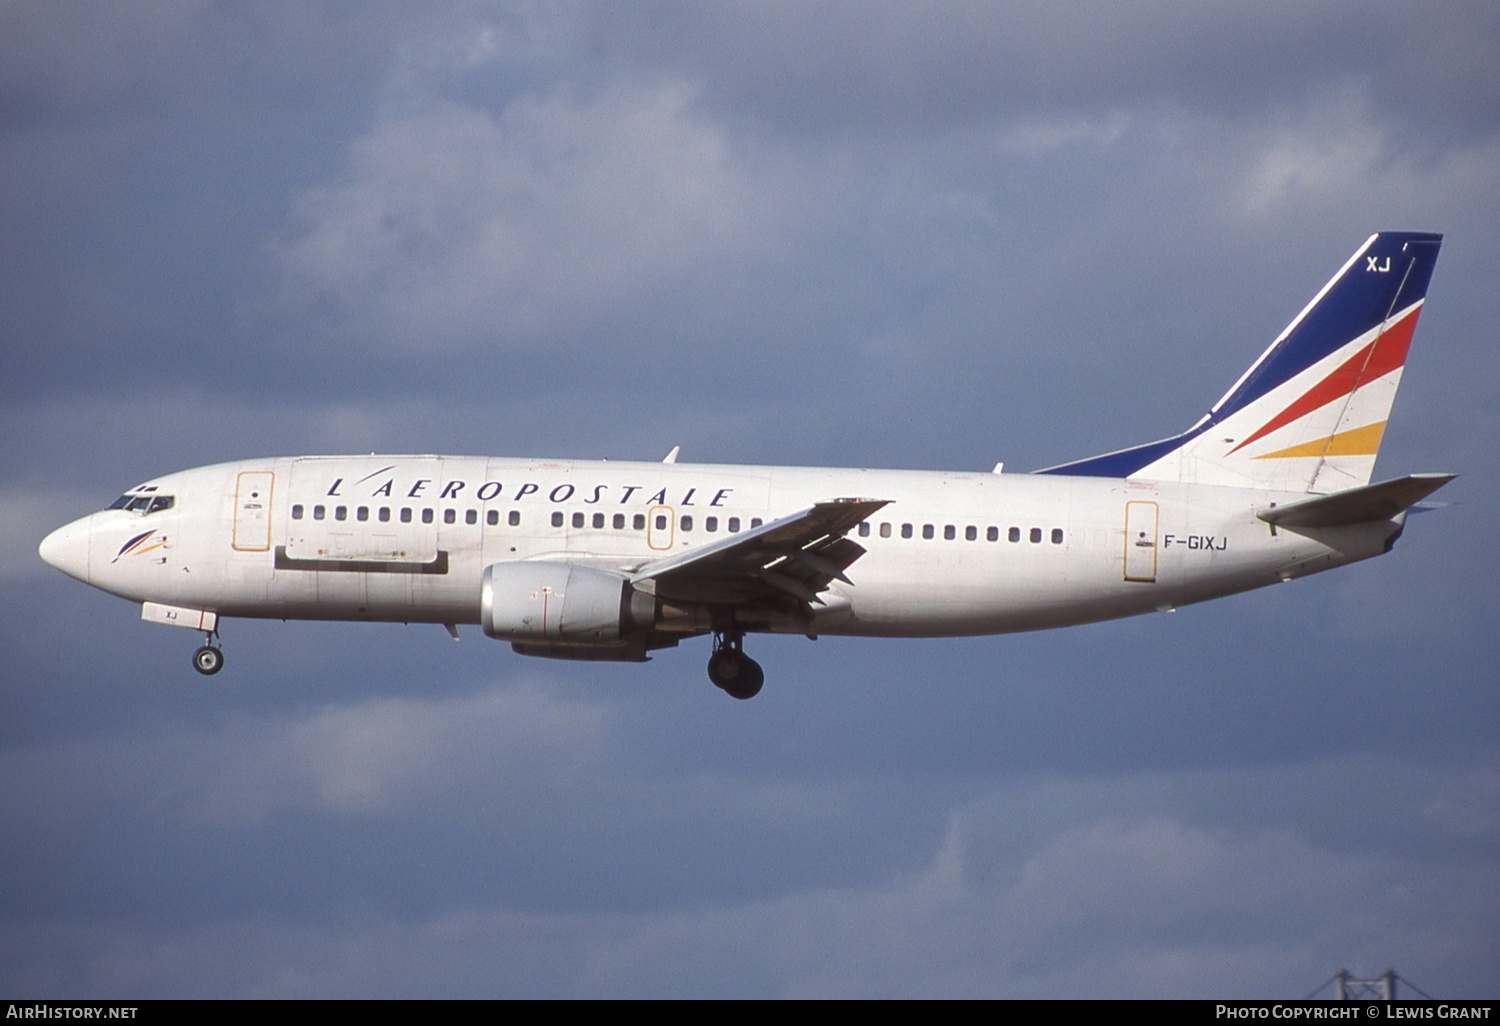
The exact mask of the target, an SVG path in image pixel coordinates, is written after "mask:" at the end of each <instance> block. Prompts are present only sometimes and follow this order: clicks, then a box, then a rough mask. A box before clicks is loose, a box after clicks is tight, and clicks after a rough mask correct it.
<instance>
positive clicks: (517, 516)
mask: <svg viewBox="0 0 1500 1026" xmlns="http://www.w3.org/2000/svg"><path fill="white" fill-rule="evenodd" d="M510 526H511V527H520V526H521V511H520V510H518V509H513V510H511V511H510Z"/></svg>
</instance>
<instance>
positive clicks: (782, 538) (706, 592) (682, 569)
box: [630, 499, 889, 607]
mask: <svg viewBox="0 0 1500 1026" xmlns="http://www.w3.org/2000/svg"><path fill="white" fill-rule="evenodd" d="M888 502H889V500H886V499H832V500H829V501H827V502H820V503H817V504H816V505H814V506H811V507H809V508H807V509H804V510H800V511H799V512H796V513H793V514H791V515H790V516H785V517H781V518H779V519H776V520H773V521H771V522H770V523H767V524H762V525H761V526H760V527H755V528H751V529H750V530H749V531H744V532H742V533H740V534H735V535H730V536H728V537H726V538H721V539H719V540H718V541H715V542H712V543H710V544H708V545H704V546H701V547H698V548H692V549H687V550H685V551H683V552H679V553H677V554H675V555H672V556H668V557H666V558H664V559H659V560H656V561H655V562H652V563H648V564H646V565H645V566H643V567H641V568H640V569H639V570H637V571H636V572H635V573H634V574H632V575H631V577H630V580H631V583H633V584H641V583H644V582H646V581H652V582H654V584H655V587H656V593H657V594H658V595H660V596H665V597H671V598H676V599H679V600H681V601H685V602H713V603H725V604H739V603H743V602H753V601H756V600H764V601H767V602H769V603H771V604H772V605H778V606H779V605H785V604H786V603H787V602H792V603H795V604H796V605H797V606H799V607H801V606H811V605H820V604H822V600H821V599H820V597H819V593H820V592H822V591H823V590H824V589H825V588H827V587H828V585H829V583H830V582H832V581H835V580H839V581H843V582H845V583H846V584H847V583H852V582H851V581H850V580H849V577H848V575H847V574H845V573H844V571H845V570H847V569H848V568H849V567H850V566H851V565H852V564H853V563H854V562H855V560H857V559H859V557H860V556H863V555H864V554H865V549H864V546H862V545H860V544H859V543H858V542H855V541H852V540H850V539H849V538H846V537H845V535H846V534H847V533H848V532H849V531H852V530H853V529H854V528H855V527H856V526H858V525H859V524H860V523H861V522H862V521H864V520H865V519H866V518H867V517H869V516H871V515H872V514H873V513H875V511H876V510H878V509H880V508H881V507H883V506H885V505H886V504H887V503H888Z"/></svg>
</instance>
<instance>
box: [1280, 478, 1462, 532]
mask: <svg viewBox="0 0 1500 1026" xmlns="http://www.w3.org/2000/svg"><path fill="white" fill-rule="evenodd" d="M1457 476H1458V475H1457V474H1412V475H1411V476H1410V477H1399V478H1397V479H1395V480H1394V481H1382V482H1380V484H1372V485H1365V486H1363V487H1361V488H1350V489H1348V490H1347V491H1342V492H1334V493H1333V494H1332V495H1319V496H1317V497H1316V498H1312V499H1302V500H1299V501H1297V502H1293V503H1288V504H1287V505H1285V506H1270V507H1268V508H1266V509H1263V510H1259V511H1258V512H1256V514H1255V515H1256V516H1258V517H1259V518H1260V519H1262V520H1264V521H1265V522H1266V523H1268V524H1276V525H1278V526H1281V527H1342V526H1344V525H1346V524H1362V523H1366V522H1368V521H1372V520H1389V519H1390V518H1391V517H1394V516H1395V515H1396V514H1398V513H1401V512H1403V511H1404V510H1406V509H1409V508H1410V507H1411V506H1413V505H1414V504H1416V503H1418V502H1421V501H1422V500H1423V499H1425V498H1426V497H1427V496H1429V495H1431V494H1432V493H1433V492H1435V491H1437V490H1438V489H1439V488H1441V487H1443V485H1445V484H1447V483H1448V482H1449V481H1452V480H1453V479H1454V478H1455V477H1457Z"/></svg>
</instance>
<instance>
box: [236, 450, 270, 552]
mask: <svg viewBox="0 0 1500 1026" xmlns="http://www.w3.org/2000/svg"><path fill="white" fill-rule="evenodd" d="M274 481H275V475H274V474H272V473H271V472H270V471H269V470H247V471H246V472H244V473H243V474H241V475H240V476H239V480H238V482H237V483H236V485H235V489H234V547H235V548H236V549H238V550H239V551H241V552H264V551H266V550H267V549H269V548H270V547H271V487H272V485H273V483H274Z"/></svg>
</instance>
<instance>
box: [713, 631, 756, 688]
mask: <svg viewBox="0 0 1500 1026" xmlns="http://www.w3.org/2000/svg"><path fill="white" fill-rule="evenodd" d="M744 642H745V635H744V634H743V633H742V632H740V631H721V632H716V633H715V634H714V651H713V655H711V656H709V657H708V679H709V680H711V681H713V683H714V686H715V687H717V688H720V689H721V690H723V691H724V693H725V694H727V695H729V697H730V698H739V699H746V698H754V697H755V696H756V695H758V694H760V687H761V685H762V684H764V683H765V682H766V674H765V671H764V670H762V669H761V668H760V663H757V662H756V661H755V660H754V659H751V658H750V657H749V656H747V655H746V654H745V651H744Z"/></svg>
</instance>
